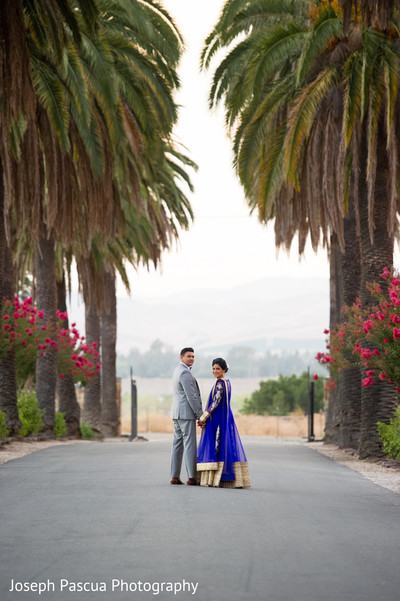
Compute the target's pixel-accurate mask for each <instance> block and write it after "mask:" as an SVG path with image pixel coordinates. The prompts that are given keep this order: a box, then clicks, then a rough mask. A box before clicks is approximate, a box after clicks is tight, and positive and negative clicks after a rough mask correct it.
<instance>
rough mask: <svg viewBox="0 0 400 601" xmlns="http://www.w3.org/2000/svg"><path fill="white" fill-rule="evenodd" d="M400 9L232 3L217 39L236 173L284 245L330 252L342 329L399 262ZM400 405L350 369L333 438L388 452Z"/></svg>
mask: <svg viewBox="0 0 400 601" xmlns="http://www.w3.org/2000/svg"><path fill="white" fill-rule="evenodd" d="M397 5H398V3H397V2H388V3H382V2H376V1H373V0H371V1H370V2H358V1H356V0H352V1H351V0H347V1H346V0H341V1H339V3H338V2H327V1H320V2H317V1H301V2H296V3H293V2H290V1H289V0H255V1H254V2H246V1H245V0H228V1H227V2H226V3H225V6H224V8H223V11H222V14H221V17H220V20H219V22H218V23H217V25H216V26H215V28H214V30H213V31H212V32H211V34H210V36H209V37H208V39H207V40H206V43H205V48H204V51H203V54H202V67H203V68H209V67H210V65H211V64H212V61H213V60H214V57H215V55H216V53H217V52H218V51H219V50H220V49H221V48H224V49H225V50H226V55H225V56H224V57H223V59H222V60H221V61H220V62H219V63H218V64H217V67H216V69H215V73H214V79H213V84H212V88H211V93H210V105H211V106H214V105H216V104H217V103H219V102H220V101H223V102H224V106H225V113H226V123H227V126H228V128H229V130H230V132H231V135H232V138H233V149H234V157H235V167H236V170H237V173H238V176H239V178H240V181H241V183H242V185H243V188H244V190H245V194H246V198H247V201H248V203H249V206H250V208H251V210H255V209H257V210H258V215H259V218H260V220H261V221H268V220H270V219H274V220H275V236H276V244H277V245H278V246H281V245H284V246H286V247H287V248H289V247H290V245H291V243H292V241H293V238H294V236H295V235H296V234H297V235H298V240H299V252H300V254H301V253H302V252H303V251H304V246H305V243H306V240H307V238H308V236H310V239H311V243H312V246H313V248H314V250H316V249H317V248H318V246H319V245H320V244H321V243H322V244H323V245H325V246H328V247H329V252H330V263H331V281H332V283H333V285H332V293H331V299H332V300H333V301H335V302H336V303H338V304H339V307H338V306H333V310H332V311H331V326H334V325H336V323H337V322H338V321H339V319H340V306H344V305H345V304H352V303H353V302H354V301H355V299H356V297H357V296H361V301H362V305H363V307H367V306H369V305H370V304H371V303H372V299H371V297H370V296H369V293H368V292H367V290H366V286H365V284H366V282H369V281H374V280H377V279H378V277H379V274H380V273H381V272H382V271H383V268H384V267H385V266H386V267H388V268H390V267H391V266H392V264H393V244H394V237H395V235H396V234H397V217H396V215H397V212H398V210H399V206H400V205H399V184H400V170H399V167H400V127H399V126H400V121H399V115H400V112H399V109H400V94H399V92H400V86H399V81H400V80H399V75H400V43H399V24H400V21H399V13H398V6H397ZM395 408H396V395H395V392H394V390H393V388H392V387H391V386H390V385H389V384H385V383H382V385H379V387H378V388H374V389H371V388H362V387H361V377H360V373H359V371H358V370H356V369H355V370H349V371H346V372H344V374H343V375H342V378H341V381H340V383H339V386H338V389H337V391H336V396H334V395H332V397H331V399H330V410H329V419H328V424H327V437H330V439H331V440H334V441H335V442H338V443H339V444H340V445H341V446H345V447H346V446H351V447H357V446H358V445H359V450H360V457H367V456H376V455H379V454H380V453H381V446H380V441H379V434H378V432H377V427H376V422H377V421H378V420H381V421H386V422H387V421H388V419H389V418H390V417H391V416H392V414H393V412H394V411H395Z"/></svg>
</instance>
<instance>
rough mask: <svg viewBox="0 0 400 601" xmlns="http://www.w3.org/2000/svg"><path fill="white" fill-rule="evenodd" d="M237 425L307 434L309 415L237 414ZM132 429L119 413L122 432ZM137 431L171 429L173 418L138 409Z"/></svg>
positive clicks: (262, 432) (252, 430) (318, 419)
mask: <svg viewBox="0 0 400 601" xmlns="http://www.w3.org/2000/svg"><path fill="white" fill-rule="evenodd" d="M235 421H236V425H237V427H238V430H239V433H240V434H241V435H253V436H276V437H297V436H299V437H306V436H307V435H308V417H307V416H305V415H304V414H303V413H302V412H298V413H294V414H292V415H288V416H281V417H277V416H273V415H265V416H264V415H236V416H235ZM324 428H325V416H324V415H323V414H320V413H316V414H315V416H314V434H315V437H316V438H321V437H322V436H323V432H324ZM130 430H131V421H130V416H129V415H122V417H121V432H122V434H128V433H130ZM138 432H139V434H140V433H145V432H171V433H172V432H173V426H172V420H171V418H170V417H169V416H167V415H162V414H160V413H141V414H139V417H138Z"/></svg>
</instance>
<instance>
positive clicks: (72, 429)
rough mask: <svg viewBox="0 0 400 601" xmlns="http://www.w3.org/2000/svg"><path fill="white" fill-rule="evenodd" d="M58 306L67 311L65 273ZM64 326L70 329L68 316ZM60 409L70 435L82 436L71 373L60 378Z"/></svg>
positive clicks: (58, 286)
mask: <svg viewBox="0 0 400 601" xmlns="http://www.w3.org/2000/svg"><path fill="white" fill-rule="evenodd" d="M57 299H58V303H57V304H58V308H59V310H60V311H61V312H63V313H64V312H66V311H67V303H66V287H65V277H64V274H63V277H62V280H61V282H57ZM63 327H64V328H65V329H66V330H68V328H69V323H68V318H67V319H65V320H64V321H63ZM57 392H58V409H59V411H62V412H63V413H65V416H64V417H65V422H66V424H67V429H68V436H74V437H76V438H80V437H81V430H80V418H81V409H80V407H79V403H78V401H77V398H76V392H75V383H74V378H73V376H72V374H71V373H66V374H64V378H63V379H60V380H58V384H57Z"/></svg>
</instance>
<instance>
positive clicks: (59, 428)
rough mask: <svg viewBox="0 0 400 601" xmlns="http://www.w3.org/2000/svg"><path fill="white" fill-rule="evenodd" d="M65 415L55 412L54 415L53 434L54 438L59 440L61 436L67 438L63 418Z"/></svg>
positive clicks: (66, 429)
mask: <svg viewBox="0 0 400 601" xmlns="http://www.w3.org/2000/svg"><path fill="white" fill-rule="evenodd" d="M64 415H65V413H62V412H61V411H57V413H56V423H55V426H54V434H55V437H56V438H61V437H62V436H67V434H68V428H67V424H66V421H65V417H64Z"/></svg>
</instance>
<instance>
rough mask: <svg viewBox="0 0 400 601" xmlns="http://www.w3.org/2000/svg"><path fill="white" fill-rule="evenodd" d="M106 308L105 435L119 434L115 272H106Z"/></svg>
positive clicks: (103, 330)
mask: <svg viewBox="0 0 400 601" xmlns="http://www.w3.org/2000/svg"><path fill="white" fill-rule="evenodd" d="M104 282H105V286H104V288H105V294H106V296H107V301H106V307H107V308H106V309H105V310H104V311H103V313H102V319H101V343H102V353H101V357H102V371H101V374H102V376H101V377H102V384H101V388H102V407H101V417H102V428H101V429H102V433H103V435H104V436H118V434H119V410H118V406H117V374H116V343H117V299H116V289H115V274H114V273H112V274H110V273H105V274H104Z"/></svg>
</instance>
